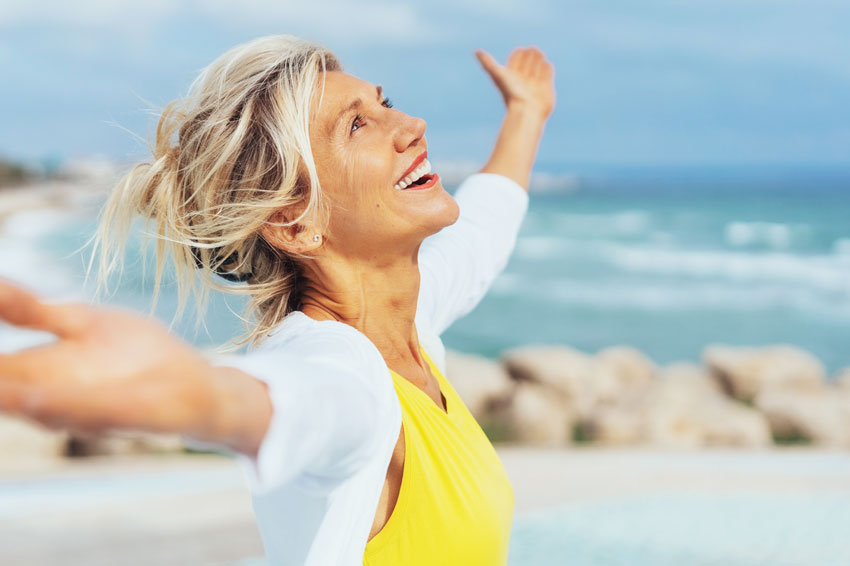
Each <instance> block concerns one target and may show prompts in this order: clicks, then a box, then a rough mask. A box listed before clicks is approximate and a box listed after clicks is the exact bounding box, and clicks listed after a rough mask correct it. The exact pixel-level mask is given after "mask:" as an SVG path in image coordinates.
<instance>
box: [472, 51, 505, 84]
mask: <svg viewBox="0 0 850 566" xmlns="http://www.w3.org/2000/svg"><path fill="white" fill-rule="evenodd" d="M475 56H476V57H477V58H478V61H479V62H480V63H481V66H482V67H484V70H485V71H487V73H488V74H489V75H490V76H491V77H493V78H496V77H497V76H498V75H499V72H500V71H501V69H502V65H500V64H499V62H498V61H496V59H494V58H493V56H492V55H490V54H489V53H487V52H486V51H484V50H483V49H476V50H475Z"/></svg>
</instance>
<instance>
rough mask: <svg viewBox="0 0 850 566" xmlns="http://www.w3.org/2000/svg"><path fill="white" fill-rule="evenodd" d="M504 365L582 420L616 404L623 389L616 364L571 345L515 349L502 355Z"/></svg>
mask: <svg viewBox="0 0 850 566" xmlns="http://www.w3.org/2000/svg"><path fill="white" fill-rule="evenodd" d="M612 357H613V356H612ZM502 362H503V364H504V366H505V368H506V369H507V371H508V373H509V374H510V376H511V377H512V378H513V379H515V380H517V381H519V382H531V383H535V384H538V385H540V386H542V387H544V388H545V389H546V390H547V391H548V392H549V394H550V395H552V396H553V397H554V398H555V399H556V400H558V401H560V402H561V403H562V404H563V406H564V408H565V409H566V410H569V411H571V412H575V413H577V414H578V415H579V417H580V418H586V417H588V416H590V415H591V414H592V413H593V412H594V410H595V409H596V408H597V406H599V405H600V404H609V403H613V402H615V401H616V400H617V398H618V397H619V396H620V393H621V389H622V388H621V385H620V380H619V378H618V376H617V375H616V374H615V373H614V372H613V370H612V366H613V365H616V364H614V363H613V362H611V361H606V362H600V361H599V360H596V359H595V358H594V357H593V356H590V355H588V354H585V353H583V352H580V351H578V350H576V349H574V348H570V347H568V346H522V347H519V348H513V349H511V350H507V351H506V352H504V353H503V354H502Z"/></svg>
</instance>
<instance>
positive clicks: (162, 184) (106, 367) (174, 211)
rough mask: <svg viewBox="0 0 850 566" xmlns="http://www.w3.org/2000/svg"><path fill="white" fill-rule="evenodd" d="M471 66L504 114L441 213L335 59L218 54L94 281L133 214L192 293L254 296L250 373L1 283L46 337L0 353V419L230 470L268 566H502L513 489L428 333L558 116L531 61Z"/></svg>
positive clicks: (165, 136)
mask: <svg viewBox="0 0 850 566" xmlns="http://www.w3.org/2000/svg"><path fill="white" fill-rule="evenodd" d="M476 55H477V57H478V59H479V61H480V63H481V64H482V66H483V68H484V69H485V70H486V71H487V73H489V75H490V77H491V78H492V79H493V81H494V82H495V84H496V86H497V87H498V89H499V91H500V92H501V94H502V96H503V98H504V101H505V104H506V107H507V111H506V114H505V117H504V121H503V124H502V128H501V131H500V132H499V135H498V139H497V141H496V144H495V148H494V150H493V153H492V156H491V157H490V159H489V161H488V162H487V164H486V165H485V166H484V168H483V169H482V170H481V172H480V173H478V174H475V175H472V176H471V177H469V178H468V179H467V180H466V181H465V182H464V183H463V184H462V186H461V187H460V188H459V189H458V191H457V192H456V193H455V198H452V196H451V195H449V194H448V193H447V192H446V191H445V190H444V188H443V186H442V184H441V182H440V179H439V175H438V173H436V172H432V171H431V169H430V163H429V162H428V160H427V143H426V139H425V122H424V121H423V120H421V119H419V118H414V117H411V116H408V115H406V114H404V113H403V112H401V111H399V110H397V109H394V108H392V105H391V103H390V102H389V101H388V100H387V99H385V98H384V96H383V93H382V89H381V87H379V86H377V87H376V86H375V85H372V84H370V83H368V82H365V81H362V80H360V79H358V78H356V77H353V76H351V75H349V74H346V73H345V72H343V71H342V68H341V66H340V65H339V63H338V61H337V60H336V58H335V57H334V56H333V54H331V53H330V52H329V51H327V50H326V49H325V48H323V47H321V46H318V45H315V44H312V43H308V42H305V41H302V40H299V39H296V38H293V37H289V36H275V37H266V38H261V39H258V40H255V41H253V42H250V43H247V44H245V45H241V46H238V47H236V48H234V49H232V50H231V51H229V52H227V53H225V54H224V55H223V56H221V57H220V58H219V59H218V60H216V61H215V62H214V63H212V65H210V67H208V68H207V69H205V70H204V71H203V72H202V74H201V76H200V77H199V78H198V79H197V80H196V82H195V83H194V84H193V86H192V89H191V90H190V94H189V96H188V97H187V98H186V100H185V101H182V102H181V103H173V104H172V105H170V106H169V107H167V108H166V110H165V112H164V113H163V116H162V118H161V119H160V123H159V127H158V129H157V138H156V145H155V148H154V160H153V161H152V162H151V163H148V164H142V165H139V166H137V167H136V168H135V169H134V170H133V171H132V172H131V173H129V174H128V175H127V176H126V177H125V178H124V179H123V181H122V182H121V184H120V185H119V186H118V187H117V189H116V190H115V191H114V192H113V194H112V195H111V197H110V200H109V202H108V203H107V206H106V208H105V211H104V215H103V219H102V225H101V229H100V231H99V234H98V240H97V243H98V245H99V246H100V249H101V259H102V270H101V275H102V276H104V277H105V276H106V275H107V274H108V272H109V271H110V270H111V269H113V268H114V267H116V266H117V265H119V264H120V259H119V258H120V254H121V246H122V241H123V238H125V237H126V234H127V227H128V226H129V223H130V221H131V220H132V214H133V213H134V211H135V212H138V213H141V214H142V215H143V216H144V217H146V218H148V219H151V220H152V221H153V222H154V223H155V225H156V227H157V236H158V246H157V256H158V266H159V267H161V266H162V262H163V258H164V257H165V255H166V254H168V253H170V254H171V256H172V257H173V259H174V261H175V266H176V269H177V273H178V277H179V280H180V281H181V284H186V283H189V284H191V282H192V281H193V280H192V278H193V277H196V275H200V278H201V280H202V281H203V282H204V283H206V286H207V287H209V288H217V289H222V290H225V291H228V292H234V293H242V294H247V295H249V297H250V301H251V302H250V313H249V314H251V315H252V316H253V319H254V320H255V321H256V324H255V325H254V327H253V328H251V329H249V333H248V335H247V337H246V339H245V340H246V341H250V342H251V348H250V349H249V352H248V353H247V354H246V355H242V356H238V355H231V356H228V357H223V358H219V359H216V360H211V359H208V358H207V357H205V356H203V355H201V354H200V353H199V352H198V351H196V350H194V349H192V348H190V347H189V346H188V345H186V344H184V343H182V342H181V341H179V340H177V339H175V338H174V337H173V336H172V335H170V334H169V333H168V332H167V330H166V329H164V328H162V327H161V325H159V324H158V323H156V322H154V321H151V320H149V319H145V318H142V317H140V316H137V315H136V314H133V313H131V312H125V311H119V310H105V309H100V308H92V307H89V306H85V305H78V304H46V303H43V302H40V301H39V300H38V299H37V298H35V297H33V296H32V295H29V294H28V293H26V292H25V291H23V290H21V289H19V288H16V287H13V286H11V285H9V284H5V283H0V316H2V318H3V319H5V320H6V321H7V322H8V323H11V324H13V325H17V326H20V327H28V328H35V329H39V330H45V331H48V332H52V333H53V334H55V335H56V336H57V338H58V340H57V341H56V342H54V343H52V344H50V345H45V346H40V347H36V348H31V349H29V350H25V351H21V352H17V353H13V354H8V355H3V356H0V410H2V411H4V412H9V413H13V414H20V415H24V416H27V417H29V418H32V419H36V420H38V421H40V422H42V423H44V424H46V425H48V426H52V427H67V428H72V429H79V430H84V431H88V432H91V431H95V432H97V431H106V430H113V429H135V430H145V431H152V432H169V433H178V434H181V435H183V436H184V437H185V438H186V439H187V440H189V441H190V442H198V443H203V444H205V445H211V446H214V447H217V448H221V449H225V450H228V451H232V452H233V453H234V454H235V455H236V456H237V458H238V460H239V461H240V463H241V464H242V465H243V466H244V468H245V470H246V472H247V474H248V475H247V477H248V479H249V481H250V484H251V489H252V493H253V497H254V499H253V502H254V509H255V512H256V515H257V518H258V523H259V527H260V531H261V534H262V537H263V542H264V546H265V549H266V553H267V556H268V560H269V562H270V563H271V564H305V563H306V564H355V563H360V562H362V563H364V564H375V565H377V564H438V563H439V564H504V563H505V561H506V559H507V544H508V537H509V532H510V522H511V515H512V510H513V492H512V489H511V486H510V483H509V482H508V480H507V477H506V476H505V473H504V469H503V468H502V466H501V464H500V462H499V460H498V457H497V456H496V453H495V451H494V450H493V447H492V445H491V444H490V443H489V442H488V441H487V439H486V437H485V436H484V434H483V432H482V431H481V429H480V427H479V426H478V425H477V424H476V423H475V420H474V419H473V418H472V416H471V415H470V414H469V412H468V411H467V410H466V408H465V407H464V406H463V403H462V401H461V400H460V399H459V398H458V396H457V394H456V393H455V392H454V390H453V389H452V387H451V385H450V384H449V383H448V382H447V381H446V380H445V378H444V377H443V365H444V361H443V358H444V349H443V346H442V343H441V342H440V339H439V335H440V334H441V333H442V332H443V331H444V330H445V329H446V328H447V327H448V326H449V325H450V324H451V323H452V322H453V321H454V320H455V319H457V318H458V317H460V316H462V315H464V314H466V313H467V312H468V311H469V310H471V309H472V308H473V307H474V306H475V305H476V304H477V302H478V301H479V300H480V299H481V297H482V296H483V295H484V293H485V292H486V290H487V288H488V286H489V285H490V283H491V282H492V281H493V279H494V278H495V277H496V276H497V275H498V273H499V272H500V271H501V270H502V268H503V267H504V265H505V263H506V262H507V259H508V256H509V254H510V252H511V250H512V248H513V245H514V242H515V238H516V233H517V231H518V229H519V225H520V223H521V221H522V218H523V215H524V213H525V210H526V207H527V199H528V197H527V194H526V191H525V190H524V189H525V188H526V187H527V186H528V182H529V176H530V172H531V168H532V164H533V161H534V157H535V153H536V150H537V146H538V142H539V139H540V136H541V134H542V131H543V126H544V123H545V121H546V119H547V118H548V116H549V115H550V113H551V111H552V109H553V107H554V97H555V95H554V87H553V68H552V66H551V64H550V63H548V62H547V61H546V60H545V58H544V56H543V54H542V53H541V52H540V51H539V50H537V49H536V48H530V49H517V50H515V51H514V52H513V53H512V54H511V55H510V57H509V58H508V61H507V63H506V65H505V66H502V65H500V64H499V63H497V62H496V61H495V60H494V59H493V58H492V57H491V56H490V55H488V54H487V53H485V52H483V51H477V52H476ZM403 72H407V73H410V75H411V80H417V81H421V78H420V77H417V76H416V69H405V70H403ZM422 86H423V88H433V89H434V90H435V91H437V89H436V88H434V87H433V86H430V87H429V85H428V83H427V82H425V81H422ZM435 95H437V96H447V97H448V96H454V95H453V94H451V93H442V92H435ZM160 271H161V270H158V272H160ZM192 271H195V272H196V273H192ZM213 274H217V275H213ZM217 276H221V277H223V278H225V279H227V280H230V281H231V283H229V284H225V283H223V282H222V281H220V280H219V281H216V277H217ZM233 282H238V283H233ZM185 289H186V287H185V285H184V287H181V290H183V291H185ZM182 296H184V297H185V294H182ZM506 323H507V321H506Z"/></svg>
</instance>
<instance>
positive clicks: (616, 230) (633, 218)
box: [529, 209, 653, 237]
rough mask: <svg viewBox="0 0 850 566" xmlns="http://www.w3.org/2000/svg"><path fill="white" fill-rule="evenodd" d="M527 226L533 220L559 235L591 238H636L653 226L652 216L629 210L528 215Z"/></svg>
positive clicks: (640, 211)
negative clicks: (542, 223)
mask: <svg viewBox="0 0 850 566" xmlns="http://www.w3.org/2000/svg"><path fill="white" fill-rule="evenodd" d="M529 216H530V220H529V224H532V225H533V224H537V222H535V220H537V221H538V222H539V221H543V222H545V224H549V223H551V225H552V227H553V228H554V229H557V230H558V231H559V232H560V233H564V232H566V233H569V234H582V235H584V236H587V237H593V236H597V237H599V236H636V235H641V234H644V233H646V232H647V231H649V230H650V228H651V227H652V224H653V217H652V214H650V213H649V212H647V211H645V210H639V209H630V210H621V211H618V212H613V213H606V214H601V213H600V214H597V213H589V212H588V213H582V212H566V213H564V212H562V213H552V212H545V213H529Z"/></svg>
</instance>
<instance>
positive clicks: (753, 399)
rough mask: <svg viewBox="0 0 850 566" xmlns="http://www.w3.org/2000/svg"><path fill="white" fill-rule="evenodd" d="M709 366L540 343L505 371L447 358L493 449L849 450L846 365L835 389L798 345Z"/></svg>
mask: <svg viewBox="0 0 850 566" xmlns="http://www.w3.org/2000/svg"><path fill="white" fill-rule="evenodd" d="M701 358H702V360H701V361H702V363H700V364H697V363H693V362H676V363H672V364H667V365H665V366H663V367H659V366H658V365H657V364H655V363H654V362H653V361H652V360H651V359H649V358H648V357H647V356H646V355H645V354H643V353H642V352H640V351H639V350H637V349H635V348H632V347H629V346H614V347H610V348H605V349H602V350H600V351H599V352H597V353H596V354H595V355H591V354H587V353H584V352H581V351H579V350H576V349H574V348H571V347H569V346H557V345H547V346H543V345H532V346H523V347H519V348H514V349H511V350H508V351H506V352H504V353H503V354H502V356H501V358H500V360H498V361H492V360H488V359H485V358H481V357H477V356H472V355H468V354H460V353H457V352H449V353H448V354H447V371H446V373H447V374H448V375H447V377H448V379H449V381H450V382H451V383H452V385H453V387H454V388H455V389H456V391H457V392H458V394H459V395H460V396H461V398H462V399H463V400H464V402H465V403H466V404H467V407H468V408H469V409H470V412H472V414H473V415H474V416H475V417H476V419H477V420H478V422H479V423H480V424H481V426H482V428H483V429H484V430H485V431H486V432H487V433H488V435H489V436H490V438H491V440H493V441H494V442H498V441H511V442H519V443H524V444H535V445H550V446H552V445H554V446H563V445H571V444H576V443H598V444H604V445H636V446H648V447H649V446H651V447H663V448H677V447H681V448H700V447H748V448H767V447H770V446H773V445H777V444H789V443H794V444H811V445H818V446H826V447H832V448H841V449H850V366H848V367H845V368H844V369H842V370H840V371H839V372H838V373H837V374H836V375H834V376H832V378H831V379H828V377H827V375H826V372H825V369H824V366H823V364H822V363H821V362H820V361H819V360H818V359H817V358H816V357H814V356H813V355H812V354H810V353H809V352H806V351H805V350H802V349H800V348H797V347H795V346H790V345H774V346H765V347H759V348H754V347H740V346H728V345H721V344H712V345H709V346H707V347H706V348H704V350H703V352H702V356H701Z"/></svg>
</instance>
